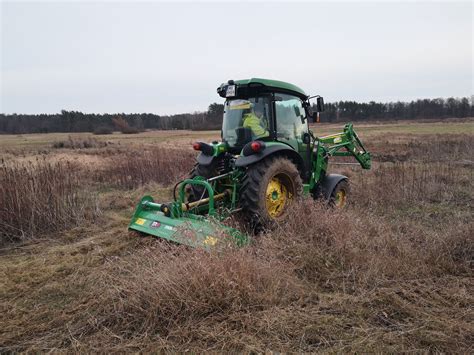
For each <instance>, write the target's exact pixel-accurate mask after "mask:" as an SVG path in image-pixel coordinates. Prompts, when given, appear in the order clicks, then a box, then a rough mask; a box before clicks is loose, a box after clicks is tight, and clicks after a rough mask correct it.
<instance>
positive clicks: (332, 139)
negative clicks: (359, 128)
mask: <svg viewBox="0 0 474 355" xmlns="http://www.w3.org/2000/svg"><path fill="white" fill-rule="evenodd" d="M318 141H319V143H320V144H322V145H324V146H325V148H326V150H327V155H328V156H343V157H344V156H353V157H354V158H355V159H356V160H357V161H358V162H359V164H360V165H361V166H362V168H363V169H370V165H371V158H370V153H369V152H368V151H367V150H366V149H365V147H364V145H363V144H362V142H361V141H360V139H359V137H358V136H357V133H356V132H355V131H354V128H353V127H352V123H348V124H346V125H345V126H344V131H343V132H342V133H336V134H331V135H329V136H324V137H319V138H318ZM343 148H344V150H342V149H343Z"/></svg>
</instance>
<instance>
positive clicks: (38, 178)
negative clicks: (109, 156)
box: [0, 161, 98, 243]
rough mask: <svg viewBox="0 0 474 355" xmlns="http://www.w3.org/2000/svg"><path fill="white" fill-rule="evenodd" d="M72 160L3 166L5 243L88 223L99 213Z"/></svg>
mask: <svg viewBox="0 0 474 355" xmlns="http://www.w3.org/2000/svg"><path fill="white" fill-rule="evenodd" d="M80 176H81V174H80V172H79V171H78V169H77V166H75V165H74V164H70V163H56V164H50V163H48V162H46V161H42V162H37V163H36V164H32V163H30V164H16V165H8V166H7V165H2V166H0V237H1V242H2V243H4V242H6V241H18V240H24V239H29V238H33V237H36V236H38V235H40V234H44V233H51V232H54V231H59V230H64V229H68V228H71V227H73V226H76V225H77V224H78V223H84V221H85V220H86V219H90V218H94V217H95V216H96V215H97V214H98V210H97V209H96V206H95V201H94V198H93V196H91V195H88V194H85V193H84V192H81V191H80V190H81V185H82V182H81V179H80Z"/></svg>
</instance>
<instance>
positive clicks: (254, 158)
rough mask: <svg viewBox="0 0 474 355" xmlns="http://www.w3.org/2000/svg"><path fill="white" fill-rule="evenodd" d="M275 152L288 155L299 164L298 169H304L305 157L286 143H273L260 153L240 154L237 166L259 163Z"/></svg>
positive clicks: (236, 162)
mask: <svg viewBox="0 0 474 355" xmlns="http://www.w3.org/2000/svg"><path fill="white" fill-rule="evenodd" d="M275 154H278V155H280V154H281V155H286V156H288V157H289V158H290V159H291V160H293V161H294V163H295V164H297V167H298V170H299V171H300V172H302V171H304V161H303V158H301V156H300V155H299V154H298V153H297V152H296V151H295V150H293V149H292V148H289V147H288V146H286V145H284V144H278V145H271V146H269V147H266V148H265V149H264V150H263V151H261V152H259V153H255V154H252V155H247V156H239V157H238V158H237V160H236V161H235V166H236V167H238V168H241V167H246V166H249V165H252V164H255V163H257V162H259V161H260V160H262V159H264V158H266V157H268V156H270V155H275Z"/></svg>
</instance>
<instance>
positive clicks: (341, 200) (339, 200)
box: [334, 190, 347, 208]
mask: <svg viewBox="0 0 474 355" xmlns="http://www.w3.org/2000/svg"><path fill="white" fill-rule="evenodd" d="M346 198H347V195H346V191H345V190H339V191H338V192H337V193H336V198H335V201H334V204H335V205H336V207H338V208H342V207H344V206H345V205H346Z"/></svg>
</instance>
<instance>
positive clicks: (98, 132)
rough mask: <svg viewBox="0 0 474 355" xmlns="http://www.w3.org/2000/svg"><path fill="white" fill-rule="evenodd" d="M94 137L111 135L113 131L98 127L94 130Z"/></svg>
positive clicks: (105, 127)
mask: <svg viewBox="0 0 474 355" xmlns="http://www.w3.org/2000/svg"><path fill="white" fill-rule="evenodd" d="M93 133H94V134H95V135H104V134H112V133H113V130H112V128H111V127H108V126H99V127H97V128H95V129H94V132H93Z"/></svg>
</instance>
